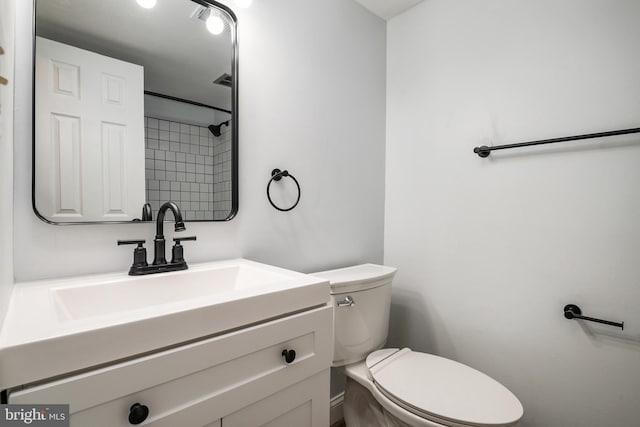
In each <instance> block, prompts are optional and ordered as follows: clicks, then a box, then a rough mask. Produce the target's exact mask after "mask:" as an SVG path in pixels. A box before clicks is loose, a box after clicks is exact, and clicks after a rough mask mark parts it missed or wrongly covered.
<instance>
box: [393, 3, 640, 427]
mask: <svg viewBox="0 0 640 427" xmlns="http://www.w3.org/2000/svg"><path fill="white" fill-rule="evenodd" d="M387 32H388V39H387V46H388V50H387V58H388V68H387V76H388V80H387V141H388V142H387V155H386V168H387V171H386V172H387V174H386V186H387V187H386V188H387V197H386V213H385V215H386V216H385V263H387V264H389V265H393V266H396V267H399V273H398V275H397V280H396V281H395V290H394V296H393V308H392V316H393V321H392V325H391V329H392V337H391V344H399V345H409V346H412V347H414V348H416V349H418V350H423V351H430V352H434V353H437V354H440V355H444V356H448V357H451V358H454V359H456V360H459V361H462V362H464V363H467V364H469V365H471V366H474V367H476V368H478V369H480V370H483V371H485V372H486V373H488V374H489V375H491V376H493V377H494V378H496V379H498V380H499V381H501V382H502V383H504V384H505V385H506V386H507V387H509V388H510V389H511V390H512V391H513V392H514V393H515V394H516V395H517V396H518V397H519V398H520V400H521V401H522V403H523V405H524V408H525V418H524V422H523V425H524V426H526V427H533V426H535V427H602V426H616V427H626V426H632V425H638V409H637V407H638V402H639V401H640V310H638V302H639V301H640V262H638V261H639V260H640V185H639V184H638V183H639V182H640V167H639V166H640V135H635V136H633V137H631V136H629V137H619V138H609V139H603V140H597V141H592V142H582V143H566V144H564V145H554V146H547V147H537V148H526V149H520V150H510V151H505V152H496V153H494V154H491V157H490V158H488V159H480V158H479V157H477V156H476V155H474V154H473V152H472V149H473V147H475V146H478V145H482V144H487V145H489V144H503V143H512V142H520V141H528V140H535V139H542V138H552V137H559V136H566V135H575V134H581V133H589V132H598V131H604V130H613V129H622V128H631V127H638V126H640V79H639V78H638V77H639V76H640V2H638V1H636V0H621V1H616V2H611V1H607V0H568V1H562V2H558V1H552V0H542V1H509V2H507V1H500V0H483V1H481V2H480V1H475V0H458V1H450V0H427V1H425V2H424V3H421V4H420V5H418V6H417V7H415V8H413V9H411V10H410V11H408V12H407V13H405V14H403V15H400V16H399V17H397V18H395V19H393V20H391V21H390V22H389V23H388V28H387ZM567 303H576V304H578V305H580V306H581V307H582V309H583V311H584V312H585V313H586V314H587V315H592V316H601V317H604V318H611V319H613V320H624V321H625V330H624V331H620V330H619V329H616V328H612V327H606V326H602V327H599V326H596V325H595V324H585V325H581V324H580V323H579V322H577V321H569V320H565V319H564V318H563V316H562V308H563V306H564V305H565V304H567Z"/></svg>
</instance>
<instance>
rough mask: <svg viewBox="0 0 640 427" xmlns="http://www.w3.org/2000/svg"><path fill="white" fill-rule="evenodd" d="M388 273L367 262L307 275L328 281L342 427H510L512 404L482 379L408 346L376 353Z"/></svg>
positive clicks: (516, 405)
mask: <svg viewBox="0 0 640 427" xmlns="http://www.w3.org/2000/svg"><path fill="white" fill-rule="evenodd" d="M395 273H396V269H395V268H392V267H385V266H381V265H374V264H363V265H357V266H354V267H348V268H341V269H337V270H329V271H322V272H318V273H313V275H314V276H318V277H322V278H324V279H326V280H329V282H330V283H331V299H332V302H333V305H334V311H333V312H334V332H335V336H334V357H333V366H335V367H338V366H344V370H345V374H346V376H347V383H346V390H345V398H344V417H345V422H346V424H347V427H359V426H362V427H365V426H366V427H374V426H384V427H389V426H394V427H396V426H412V427H414V426H429V427H480V426H482V427H498V426H500V427H503V426H515V425H517V423H518V421H519V420H520V419H521V418H522V415H523V409H522V404H521V403H520V401H519V400H518V399H517V398H516V397H515V396H514V395H513V393H511V392H510V391H509V390H508V389H507V388H506V387H504V386H503V385H502V384H500V383H498V382H497V381H495V380H494V379H492V378H490V377H489V376H487V375H485V374H483V373H481V372H479V371H477V370H475V369H473V368H470V367H468V366H466V365H463V364H461V363H458V362H454V361H452V360H449V359H445V358H443V357H439V356H434V355H431V354H426V353H419V352H414V351H412V350H410V349H408V348H404V349H397V348H384V349H380V348H381V347H382V346H383V345H384V344H385V341H386V339H387V332H388V325H389V309H390V306H391V281H392V280H393V276H394V275H395Z"/></svg>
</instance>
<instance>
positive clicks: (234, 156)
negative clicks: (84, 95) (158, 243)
mask: <svg viewBox="0 0 640 427" xmlns="http://www.w3.org/2000/svg"><path fill="white" fill-rule="evenodd" d="M188 1H192V2H194V3H197V4H200V5H202V6H204V7H216V8H218V9H220V10H222V11H223V12H224V13H226V14H227V16H228V17H229V19H230V22H229V24H230V25H229V32H230V34H231V76H232V80H231V132H232V135H231V211H230V212H229V215H228V216H227V217H226V218H225V219H220V220H216V219H214V220H211V219H196V220H185V221H184V222H226V221H230V220H232V219H233V218H235V216H236V215H237V214H238V208H239V197H240V196H239V182H238V179H239V173H238V163H239V162H238V158H239V155H240V153H239V143H238V140H239V135H238V129H239V126H238V115H239V114H238V93H239V92H238V80H239V74H238V68H239V67H238V62H239V59H238V37H237V36H238V18H237V17H236V14H235V13H234V12H233V10H231V9H230V8H229V7H227V6H226V5H224V4H222V3H218V2H217V1H215V0H188ZM36 3H37V0H33V16H32V29H31V33H32V34H31V39H32V55H31V60H32V70H31V72H32V83H31V150H32V151H31V205H32V207H33V212H34V213H35V215H36V216H37V217H38V218H40V219H41V220H42V221H44V222H46V223H47V224H52V225H95V224H142V223H155V222H156V220H155V219H154V220H151V221H76V222H74V221H68V222H56V221H51V220H50V219H48V218H46V217H44V216H43V215H42V214H40V212H38V209H37V207H36V154H35V153H36V7H37V4H36ZM165 96H166V95H165ZM167 97H168V96H167ZM168 98H172V97H168ZM173 99H174V100H177V101H182V102H190V103H192V101H188V100H183V99H180V98H173ZM207 107H209V106H207Z"/></svg>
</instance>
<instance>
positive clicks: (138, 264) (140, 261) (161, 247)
mask: <svg viewBox="0 0 640 427" xmlns="http://www.w3.org/2000/svg"><path fill="white" fill-rule="evenodd" d="M169 209H171V212H173V218H174V219H175V231H185V230H186V229H187V228H186V227H185V226H184V222H183V221H182V213H181V212H180V208H179V207H178V205H177V204H176V203H174V202H166V203H165V204H163V205H162V206H161V207H160V210H159V211H158V215H157V217H156V237H155V239H153V243H154V251H155V252H154V256H153V264H151V265H149V264H147V252H146V249H145V248H144V247H143V246H142V245H143V244H144V240H118V245H126V244H137V245H138V247H137V248H136V249H135V251H134V255H133V265H131V268H130V269H129V275H131V276H140V275H143V274H153V273H163V272H166V271H177V270H186V269H187V268H189V266H188V265H187V262H186V261H185V260H184V257H183V247H182V245H181V244H180V242H182V241H185V240H196V236H190V237H180V238H178V237H176V238H174V239H173V241H174V242H176V243H175V245H173V250H172V255H173V256H172V257H171V262H169V263H168V262H167V259H166V258H165V240H164V215H165V213H166V212H167V210H169Z"/></svg>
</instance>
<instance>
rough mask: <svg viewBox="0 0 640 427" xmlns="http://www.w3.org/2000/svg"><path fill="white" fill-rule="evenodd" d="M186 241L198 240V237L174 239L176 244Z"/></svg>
mask: <svg viewBox="0 0 640 427" xmlns="http://www.w3.org/2000/svg"><path fill="white" fill-rule="evenodd" d="M186 240H196V236H188V237H174V238H173V241H174V242H176V243H180V242H182V241H186Z"/></svg>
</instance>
